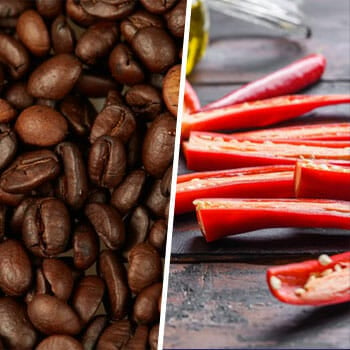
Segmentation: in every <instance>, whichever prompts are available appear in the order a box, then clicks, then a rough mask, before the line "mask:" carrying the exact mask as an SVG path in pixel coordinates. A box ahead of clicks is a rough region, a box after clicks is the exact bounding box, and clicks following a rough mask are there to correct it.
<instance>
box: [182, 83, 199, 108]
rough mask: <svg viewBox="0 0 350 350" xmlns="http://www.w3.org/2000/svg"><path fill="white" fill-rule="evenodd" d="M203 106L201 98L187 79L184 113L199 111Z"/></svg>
mask: <svg viewBox="0 0 350 350" xmlns="http://www.w3.org/2000/svg"><path fill="white" fill-rule="evenodd" d="M200 108H201V104H200V102H199V98H198V96H197V94H196V92H195V91H194V89H193V87H192V86H191V84H190V83H189V82H188V80H186V81H185V94H184V114H191V113H194V112H197V111H198V110H199V109H200Z"/></svg>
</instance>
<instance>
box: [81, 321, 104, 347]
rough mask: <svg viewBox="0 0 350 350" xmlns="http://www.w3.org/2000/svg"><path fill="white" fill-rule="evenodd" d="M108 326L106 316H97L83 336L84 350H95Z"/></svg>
mask: <svg viewBox="0 0 350 350" xmlns="http://www.w3.org/2000/svg"><path fill="white" fill-rule="evenodd" d="M106 325H107V317H106V316H96V317H95V318H94V319H93V320H92V321H91V323H90V325H89V326H88V327H87V329H86V331H85V333H84V335H83V336H82V339H81V343H82V345H83V348H84V350H94V349H95V346H96V344H97V341H98V339H99V337H100V335H101V333H102V332H103V330H104V328H105V327H106Z"/></svg>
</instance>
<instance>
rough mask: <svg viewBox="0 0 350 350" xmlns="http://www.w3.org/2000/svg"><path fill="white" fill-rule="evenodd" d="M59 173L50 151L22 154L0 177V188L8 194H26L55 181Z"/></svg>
mask: <svg viewBox="0 0 350 350" xmlns="http://www.w3.org/2000/svg"><path fill="white" fill-rule="evenodd" d="M59 171H60V166H59V162H58V158H57V156H56V155H55V154H54V153H53V152H52V151H49V150H38V151H32V152H27V153H22V154H21V155H20V156H18V157H17V158H16V159H15V161H14V162H13V163H12V164H11V165H10V167H9V168H7V169H6V170H5V171H4V172H3V173H2V175H1V176H0V187H1V188H2V189H3V190H4V191H6V192H10V193H27V192H29V191H31V190H33V189H35V188H36V187H38V186H40V185H42V184H43V183H45V182H47V181H49V180H52V179H55V178H56V177H57V175H58V173H59Z"/></svg>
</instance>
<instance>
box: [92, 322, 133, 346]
mask: <svg viewBox="0 0 350 350" xmlns="http://www.w3.org/2000/svg"><path fill="white" fill-rule="evenodd" d="M131 335H132V329H131V324H130V321H128V320H122V321H117V322H115V323H112V324H111V325H110V326H108V327H107V328H106V329H105V330H104V331H103V333H102V334H101V336H100V339H99V340H98V343H97V347H96V350H106V349H123V348H124V346H125V345H126V344H127V343H128V341H129V339H130V337H131Z"/></svg>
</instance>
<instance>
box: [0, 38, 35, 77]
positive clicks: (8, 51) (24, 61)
mask: <svg viewBox="0 0 350 350" xmlns="http://www.w3.org/2000/svg"><path fill="white" fill-rule="evenodd" d="M0 62H2V63H4V64H5V65H6V66H7V67H8V69H9V71H10V74H11V76H12V78H14V79H20V78H21V77H22V76H23V75H24V74H26V73H27V71H28V69H29V55H28V52H27V50H26V49H25V47H24V46H23V45H22V44H21V43H20V42H19V41H18V40H16V39H14V38H13V37H12V36H10V35H7V34H2V33H0Z"/></svg>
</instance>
